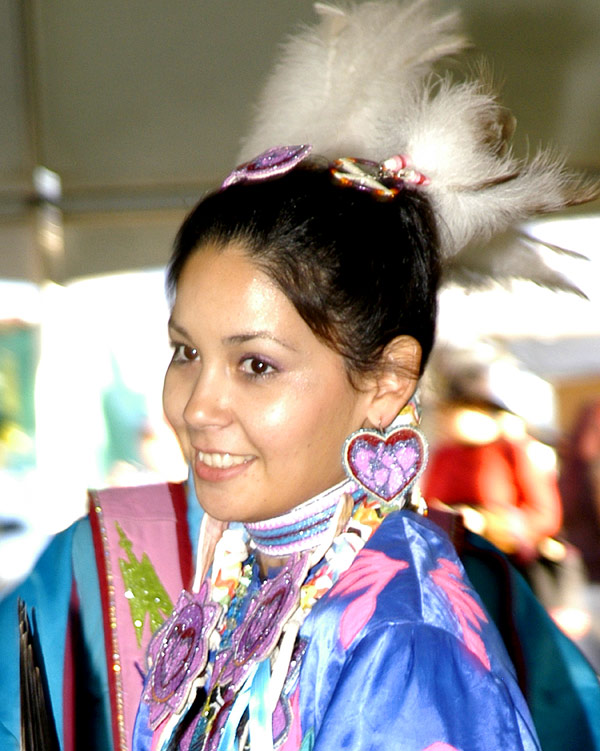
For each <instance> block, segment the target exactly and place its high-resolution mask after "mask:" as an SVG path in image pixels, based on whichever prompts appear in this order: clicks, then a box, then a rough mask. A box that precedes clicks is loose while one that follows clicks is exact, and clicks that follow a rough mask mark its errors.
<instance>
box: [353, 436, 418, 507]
mask: <svg viewBox="0 0 600 751" xmlns="http://www.w3.org/2000/svg"><path fill="white" fill-rule="evenodd" d="M342 460H343V463H344V469H345V470H346V474H347V475H348V477H350V478H351V479H352V480H354V481H355V482H357V483H358V484H359V485H360V486H361V487H362V488H364V490H366V492H367V493H369V494H370V495H371V496H374V497H375V498H378V499H379V500H381V501H385V502H387V503H392V502H398V500H399V499H401V498H402V497H403V496H404V495H405V494H406V492H407V491H408V490H409V489H410V488H411V487H412V485H414V483H415V481H416V480H417V479H418V477H419V476H420V475H421V473H422V472H423V470H424V469H425V465H426V463H427V441H426V440H425V436H424V435H423V434H422V433H421V431H420V430H417V428H414V427H410V426H401V427H397V428H394V429H392V430H390V431H389V432H387V433H385V432H380V431H377V430H370V429H368V428H363V429H361V430H357V431H356V432H354V433H352V434H351V435H350V436H348V438H347V439H346V441H345V443H344V447H343V450H342ZM398 505H403V504H398Z"/></svg>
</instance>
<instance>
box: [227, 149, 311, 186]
mask: <svg viewBox="0 0 600 751" xmlns="http://www.w3.org/2000/svg"><path fill="white" fill-rule="evenodd" d="M311 151H312V146H310V144H302V145H300V146H275V147H274V148H272V149H268V150H267V151H263V153H262V154H259V155H258V156H257V157H254V159H252V160H251V161H249V162H245V163H244V164H240V166H239V167H236V168H235V169H234V170H233V172H232V173H231V174H230V175H229V176H228V177H227V178H225V181H224V182H223V185H221V188H228V187H229V186H230V185H235V183H242V182H253V181H259V180H269V179H270V178H272V177H277V176H278V175H285V173H286V172H289V171H290V170H292V169H294V167H295V166H296V165H297V164H300V162H302V161H304V159H306V157H307V156H308V155H309V154H310V152H311Z"/></svg>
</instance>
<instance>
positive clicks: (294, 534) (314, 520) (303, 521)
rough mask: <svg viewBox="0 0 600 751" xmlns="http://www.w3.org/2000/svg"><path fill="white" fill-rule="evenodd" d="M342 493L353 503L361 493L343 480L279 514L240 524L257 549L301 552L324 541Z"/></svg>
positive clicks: (279, 553)
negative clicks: (349, 496)
mask: <svg viewBox="0 0 600 751" xmlns="http://www.w3.org/2000/svg"><path fill="white" fill-rule="evenodd" d="M346 494H348V495H352V496H353V498H354V503H355V504H356V503H358V502H360V500H361V499H362V498H363V496H364V493H363V492H362V491H359V489H358V485H357V484H356V483H355V482H353V481H352V480H343V481H342V482H340V483H339V484H338V485H334V486H333V487H332V488H328V489H327V490H325V491H323V492H322V493H319V495H317V496H315V497H314V498H311V499H309V500H308V501H305V502H304V503H302V504H301V505H300V506H296V507H295V508H293V509H291V511H287V512H286V513H285V514H281V516H276V517H274V518H273V519H266V520H265V521H260V522H252V523H250V524H244V528H245V530H246V532H247V533H248V535H249V536H250V539H251V541H252V543H253V545H254V547H255V548H256V550H258V551H259V552H261V553H265V554H267V555H271V556H286V555H291V554H292V553H301V552H304V551H305V550H310V549H311V548H316V547H318V546H319V545H321V544H322V543H323V542H324V541H325V539H326V538H327V535H328V530H329V527H330V523H331V520H332V519H333V516H334V514H335V512H336V509H337V507H338V504H339V502H340V499H341V497H342V496H343V495H346ZM357 496H358V497H357ZM329 535H330V536H331V533H330V532H329Z"/></svg>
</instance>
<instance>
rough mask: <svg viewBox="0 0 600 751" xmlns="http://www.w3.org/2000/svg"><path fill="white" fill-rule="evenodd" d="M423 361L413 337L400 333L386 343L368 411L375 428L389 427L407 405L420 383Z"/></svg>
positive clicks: (368, 417)
mask: <svg viewBox="0 0 600 751" xmlns="http://www.w3.org/2000/svg"><path fill="white" fill-rule="evenodd" d="M420 364H421V345H420V344H419V342H418V341H417V340H416V339H414V338H413V337H412V336H397V337H396V338H395V339H392V341H391V342H390V343H389V344H388V345H387V346H386V348H385V349H384V351H383V355H382V356H381V363H380V370H379V371H378V373H377V374H376V375H375V376H374V377H373V384H372V398H371V400H370V403H369V406H368V410H367V419H368V422H369V423H370V424H371V426H372V427H374V428H378V429H384V428H387V427H388V426H389V425H390V423H391V422H392V421H393V420H394V418H395V417H396V415H397V414H398V413H399V412H400V410H401V409H402V408H403V407H404V406H405V405H406V403H407V402H408V400H409V399H410V397H411V396H412V395H413V393H414V390H415V388H416V386H417V381H418V380H419V367H420Z"/></svg>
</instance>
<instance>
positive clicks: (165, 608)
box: [90, 484, 193, 751]
mask: <svg viewBox="0 0 600 751" xmlns="http://www.w3.org/2000/svg"><path fill="white" fill-rule="evenodd" d="M90 519H91V525H92V534H93V538H94V548H95V553H96V562H97V566H98V575H99V579H100V592H101V597H102V610H103V618H104V640H105V649H106V658H107V667H108V682H109V690H110V701H111V715H112V730H113V740H114V748H115V751H128V749H130V747H131V737H132V733H133V726H134V722H135V716H136V711H137V707H138V703H139V698H140V695H141V690H142V671H144V670H145V652H146V647H147V645H148V642H149V640H150V637H151V635H152V633H153V631H155V630H156V628H158V627H159V626H160V625H161V623H162V621H163V620H165V619H166V618H168V617H169V615H170V613H171V609H172V607H173V603H175V602H176V601H177V597H178V595H179V593H180V591H181V590H182V589H183V588H184V587H186V586H189V584H190V581H191V577H192V574H193V572H192V552H191V545H190V539H189V531H188V525H187V515H186V496H185V491H184V488H183V485H179V484H164V485H147V486H142V487H132V488H110V489H107V490H102V491H93V492H91V493H90Z"/></svg>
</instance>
